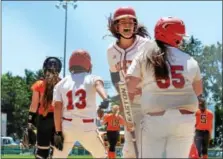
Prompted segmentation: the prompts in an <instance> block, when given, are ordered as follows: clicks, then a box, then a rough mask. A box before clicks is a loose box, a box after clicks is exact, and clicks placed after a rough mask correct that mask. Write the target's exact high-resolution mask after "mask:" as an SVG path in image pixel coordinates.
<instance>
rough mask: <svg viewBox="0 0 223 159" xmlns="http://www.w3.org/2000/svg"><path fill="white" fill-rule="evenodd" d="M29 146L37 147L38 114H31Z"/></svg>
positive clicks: (29, 120)
mask: <svg viewBox="0 0 223 159" xmlns="http://www.w3.org/2000/svg"><path fill="white" fill-rule="evenodd" d="M27 135H28V142H29V143H28V144H29V145H30V146H35V144H36V138H37V137H36V113H33V112H29V116H28V130H27Z"/></svg>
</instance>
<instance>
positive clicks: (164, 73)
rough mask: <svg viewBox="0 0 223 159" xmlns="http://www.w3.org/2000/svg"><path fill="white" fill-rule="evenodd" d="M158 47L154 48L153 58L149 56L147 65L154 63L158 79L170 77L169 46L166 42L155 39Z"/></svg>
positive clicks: (155, 74)
mask: <svg viewBox="0 0 223 159" xmlns="http://www.w3.org/2000/svg"><path fill="white" fill-rule="evenodd" d="M155 42H156V44H157V46H158V49H153V52H152V56H151V58H148V57H147V63H146V66H147V67H148V66H150V65H152V67H153V68H154V76H155V79H156V80H159V79H168V78H169V66H168V64H170V63H169V61H168V59H167V54H168V53H167V46H166V44H165V43H163V42H161V41H159V40H155Z"/></svg>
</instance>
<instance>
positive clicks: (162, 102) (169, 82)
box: [126, 17, 202, 158]
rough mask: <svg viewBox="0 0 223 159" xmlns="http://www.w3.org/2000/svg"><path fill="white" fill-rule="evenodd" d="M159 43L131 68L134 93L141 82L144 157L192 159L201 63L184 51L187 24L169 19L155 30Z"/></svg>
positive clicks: (199, 92) (143, 53)
mask: <svg viewBox="0 0 223 159" xmlns="http://www.w3.org/2000/svg"><path fill="white" fill-rule="evenodd" d="M154 35H155V41H154V42H153V44H151V43H149V45H148V46H147V47H146V48H145V50H144V51H143V52H142V53H141V54H139V55H138V56H137V57H136V58H135V59H134V61H133V63H132V65H131V66H130V68H129V70H128V73H127V78H126V80H127V81H128V82H127V85H128V90H129V92H134V91H135V89H136V87H135V86H136V85H137V84H138V83H139V82H142V97H141V107H142V112H143V114H144V117H143V120H142V122H141V126H142V151H141V155H142V157H143V158H162V154H163V152H164V151H166V157H167V158H188V157H189V151H190V148H191V145H192V143H193V139H194V125H195V112H196V110H197V107H198V99H197V96H199V95H200V94H202V79H201V74H200V68H199V66H198V63H197V61H196V60H195V59H194V58H193V57H191V56H190V55H188V54H186V53H184V52H183V51H181V50H180V49H178V48H179V46H180V44H181V42H182V40H183V36H184V35H185V25H184V22H183V21H182V20H181V19H179V18H175V17H164V18H161V19H159V20H158V22H157V23H156V26H155V31H154Z"/></svg>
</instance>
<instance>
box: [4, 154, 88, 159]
mask: <svg viewBox="0 0 223 159" xmlns="http://www.w3.org/2000/svg"><path fill="white" fill-rule="evenodd" d="M1 158H17V159H19V158H35V157H34V156H33V155H1ZM68 158H92V157H91V156H69V157H68Z"/></svg>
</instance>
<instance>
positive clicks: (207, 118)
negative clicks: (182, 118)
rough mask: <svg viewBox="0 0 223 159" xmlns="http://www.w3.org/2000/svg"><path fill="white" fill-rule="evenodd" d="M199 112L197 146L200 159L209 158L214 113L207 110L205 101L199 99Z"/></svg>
mask: <svg viewBox="0 0 223 159" xmlns="http://www.w3.org/2000/svg"><path fill="white" fill-rule="evenodd" d="M198 99H199V110H197V112H196V125H195V129H196V131H195V144H196V147H197V150H198V154H199V157H202V158H208V146H209V142H210V139H211V133H212V129H213V113H212V112H211V111H210V110H209V109H207V107H206V102H205V99H204V98H202V97H199V98H198Z"/></svg>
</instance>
